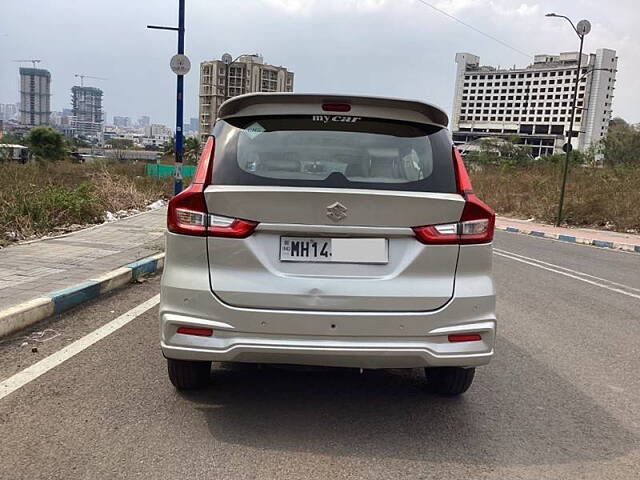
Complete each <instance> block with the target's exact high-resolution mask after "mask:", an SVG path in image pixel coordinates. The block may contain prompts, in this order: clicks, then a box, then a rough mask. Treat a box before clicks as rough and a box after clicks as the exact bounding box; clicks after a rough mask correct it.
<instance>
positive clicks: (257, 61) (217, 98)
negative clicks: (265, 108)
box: [199, 55, 293, 137]
mask: <svg viewBox="0 0 640 480" xmlns="http://www.w3.org/2000/svg"><path fill="white" fill-rule="evenodd" d="M252 92H293V72H290V71H288V70H287V69H286V68H285V67H276V66H273V65H269V64H266V63H264V59H263V58H262V57H261V56H260V55H243V56H241V57H240V58H239V59H238V60H236V61H235V62H234V63H232V64H231V65H229V67H227V66H226V65H225V64H224V63H222V61H220V60H212V61H207V62H202V63H201V64H200V102H199V103H200V108H199V119H200V125H199V128H200V129H199V132H200V136H202V137H205V136H207V135H209V134H210V133H211V129H212V128H213V124H214V123H215V121H216V118H217V117H218V109H219V108H220V105H222V103H223V102H224V101H225V100H227V99H228V98H231V97H235V96H236V95H242V94H244V93H252Z"/></svg>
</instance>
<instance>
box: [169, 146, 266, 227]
mask: <svg viewBox="0 0 640 480" xmlns="http://www.w3.org/2000/svg"><path fill="white" fill-rule="evenodd" d="M214 151H215V139H214V137H209V139H208V140H207V144H206V145H205V147H204V150H203V151H202V155H201V156H200V161H199V162H198V166H197V167H196V172H195V174H194V176H193V181H192V183H191V185H189V187H188V188H186V189H185V190H183V191H182V192H180V193H179V194H178V195H176V196H175V197H173V198H172V199H171V200H170V201H169V208H168V211H167V229H168V230H169V231H170V232H172V233H179V234H181V235H192V236H199V237H232V238H246V237H248V236H249V235H251V233H253V231H254V230H255V228H256V226H257V225H258V223H257V222H252V221H249V220H241V219H238V218H229V217H221V216H218V215H211V214H209V211H208V210H207V202H206V200H205V196H204V190H205V189H206V188H207V186H208V185H209V183H210V182H211V175H212V169H213V156H214Z"/></svg>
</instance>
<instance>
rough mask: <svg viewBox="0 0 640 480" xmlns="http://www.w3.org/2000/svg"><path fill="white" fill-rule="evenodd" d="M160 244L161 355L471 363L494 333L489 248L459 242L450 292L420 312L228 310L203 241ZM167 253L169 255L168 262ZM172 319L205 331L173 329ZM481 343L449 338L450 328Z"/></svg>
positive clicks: (395, 364)
mask: <svg viewBox="0 0 640 480" xmlns="http://www.w3.org/2000/svg"><path fill="white" fill-rule="evenodd" d="M171 235H172V234H169V236H168V238H167V240H168V242H167V243H168V245H167V257H166V259H165V267H164V272H163V278H162V287H161V299H160V338H161V348H162V352H163V354H164V355H165V356H166V357H167V358H173V359H180V360H203V361H223V362H225V361H231V362H251V363H287V364H300V365H321V366H342V367H361V368H402V367H429V366H460V367H475V366H479V365H484V364H486V363H489V361H490V359H491V357H492V356H493V347H494V343H495V335H496V315H495V291H494V286H493V280H492V276H491V249H490V246H487V245H481V246H474V245H469V246H462V247H460V253H459V260H458V270H457V273H456V279H455V290H454V295H453V297H452V298H451V299H450V300H449V302H447V303H446V304H445V305H444V306H442V307H441V308H439V309H437V310H432V311H426V312H362V311H317V310H278V309H255V308H244V307H235V306H231V305H228V304H226V303H224V302H222V301H221V300H220V299H219V298H218V297H216V295H214V294H213V293H212V292H211V286H210V284H209V272H208V261H207V257H206V248H205V245H204V242H205V240H204V239H203V238H199V237H182V238H181V239H180V250H178V249H177V246H172V245H171V238H170V237H171ZM174 256H176V257H178V256H179V258H173V257H174ZM181 325H186V326H201V327H208V328H212V329H213V331H214V335H213V336H211V337H197V336H192V335H183V334H178V333H177V329H178V327H179V326H181ZM471 332H474V333H480V334H481V336H482V340H480V341H474V342H460V343H450V342H449V341H448V338H447V336H448V335H450V334H452V333H471Z"/></svg>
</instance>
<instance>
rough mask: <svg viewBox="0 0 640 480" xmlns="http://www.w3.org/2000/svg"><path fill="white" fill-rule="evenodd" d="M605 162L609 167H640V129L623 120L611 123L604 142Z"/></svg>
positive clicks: (614, 120) (615, 119) (618, 119)
mask: <svg viewBox="0 0 640 480" xmlns="http://www.w3.org/2000/svg"><path fill="white" fill-rule="evenodd" d="M602 153H603V154H604V161H605V162H606V163H607V164H609V165H618V164H635V165H640V129H639V128H638V126H637V125H629V124H628V123H627V122H625V121H624V120H622V119H621V118H614V119H613V120H611V122H610V123H609V130H608V131H607V135H606V137H605V138H604V139H603V140H602Z"/></svg>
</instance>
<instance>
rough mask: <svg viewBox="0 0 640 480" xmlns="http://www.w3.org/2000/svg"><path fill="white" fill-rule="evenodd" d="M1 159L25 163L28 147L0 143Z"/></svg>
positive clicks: (27, 157) (27, 156) (27, 159)
mask: <svg viewBox="0 0 640 480" xmlns="http://www.w3.org/2000/svg"><path fill="white" fill-rule="evenodd" d="M1 160H4V161H15V162H21V163H27V162H28V161H29V148H28V147H25V146H24V145H18V144H13V143H0V161H1Z"/></svg>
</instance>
